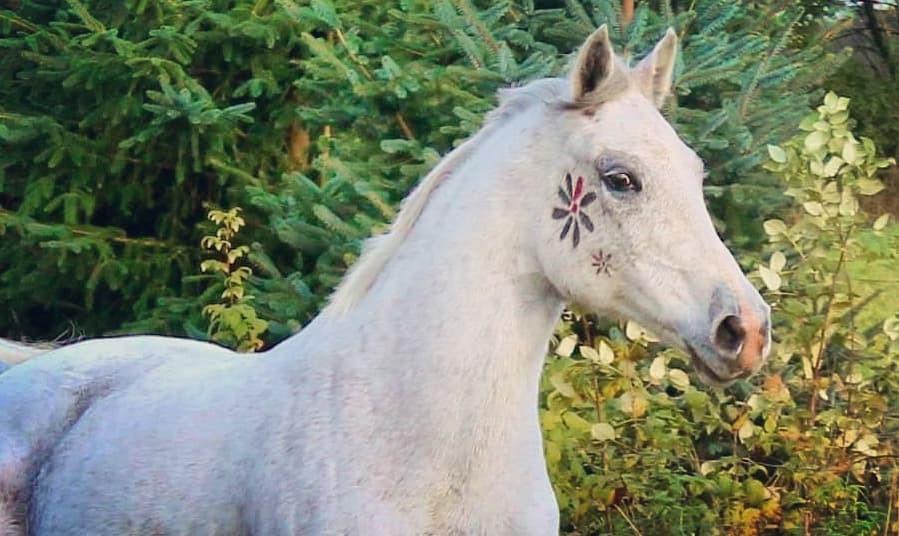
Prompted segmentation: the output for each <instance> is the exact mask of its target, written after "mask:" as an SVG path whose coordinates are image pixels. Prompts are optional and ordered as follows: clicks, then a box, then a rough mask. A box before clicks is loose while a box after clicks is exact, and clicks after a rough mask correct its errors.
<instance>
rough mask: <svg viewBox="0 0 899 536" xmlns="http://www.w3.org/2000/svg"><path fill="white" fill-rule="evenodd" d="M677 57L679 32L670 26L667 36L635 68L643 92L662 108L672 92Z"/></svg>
mask: <svg viewBox="0 0 899 536" xmlns="http://www.w3.org/2000/svg"><path fill="white" fill-rule="evenodd" d="M676 59H677V34H676V33H674V30H673V29H671V28H668V31H667V32H665V37H663V38H662V40H661V41H659V42H658V44H657V45H656V46H655V48H653V49H652V52H650V53H649V55H648V56H646V57H645V58H643V59H642V60H641V61H640V63H638V64H637V66H636V67H635V68H634V70H633V75H634V78H635V79H636V80H637V84H638V85H639V87H640V90H641V91H643V94H644V95H646V97H647V98H649V100H651V101H652V102H654V103H655V105H656V107H657V108H661V107H662V104H663V103H664V102H665V97H667V96H668V94H669V93H670V92H671V81H672V75H673V74H674V62H675V60H676Z"/></svg>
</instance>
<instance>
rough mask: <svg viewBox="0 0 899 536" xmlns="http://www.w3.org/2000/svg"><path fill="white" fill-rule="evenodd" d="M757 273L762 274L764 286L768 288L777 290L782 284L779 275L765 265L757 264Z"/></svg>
mask: <svg viewBox="0 0 899 536" xmlns="http://www.w3.org/2000/svg"><path fill="white" fill-rule="evenodd" d="M759 275H761V276H762V281H763V282H764V283H765V286H766V287H768V290H777V289H779V288H780V285H781V284H783V282H782V281H781V279H780V275H779V274H778V273H777V272H775V271H774V270H772V269H770V268H768V267H767V266H764V265H759Z"/></svg>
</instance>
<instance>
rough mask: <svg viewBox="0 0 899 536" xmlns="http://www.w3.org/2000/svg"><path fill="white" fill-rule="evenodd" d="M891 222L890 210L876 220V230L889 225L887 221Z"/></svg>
mask: <svg viewBox="0 0 899 536" xmlns="http://www.w3.org/2000/svg"><path fill="white" fill-rule="evenodd" d="M889 222H890V214H889V212H888V213H886V214H883V215H881V216H880V217H879V218H877V219H876V220H874V230H875V231H881V230H883V228H884V227H886V226H887V223H889Z"/></svg>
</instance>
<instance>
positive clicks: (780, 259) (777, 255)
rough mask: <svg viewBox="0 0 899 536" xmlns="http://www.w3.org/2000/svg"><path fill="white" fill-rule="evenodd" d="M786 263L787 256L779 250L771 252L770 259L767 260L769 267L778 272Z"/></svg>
mask: <svg viewBox="0 0 899 536" xmlns="http://www.w3.org/2000/svg"><path fill="white" fill-rule="evenodd" d="M786 264H787V258H786V257H785V256H784V254H783V253H781V252H780V251H775V252H774V253H772V254H771V260H770V261H769V262H768V266H770V267H771V269H772V270H774V271H775V272H778V273H779V272H780V271H781V270H783V269H784V266H785V265H786Z"/></svg>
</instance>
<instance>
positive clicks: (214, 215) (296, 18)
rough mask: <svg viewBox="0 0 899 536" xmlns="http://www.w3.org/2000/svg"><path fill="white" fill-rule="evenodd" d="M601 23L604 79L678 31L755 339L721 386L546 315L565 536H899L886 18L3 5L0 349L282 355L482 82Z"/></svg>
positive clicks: (483, 107) (715, 2) (546, 387)
mask: <svg viewBox="0 0 899 536" xmlns="http://www.w3.org/2000/svg"><path fill="white" fill-rule="evenodd" d="M622 6H623V8H624V9H623V10H622ZM785 6H786V7H785ZM602 23H608V24H610V26H611V28H612V35H613V39H614V40H615V41H616V44H617V45H618V49H619V50H620V51H621V52H622V53H623V54H624V55H625V56H627V57H628V58H631V59H637V58H635V57H634V55H636V54H642V53H644V52H646V51H647V50H648V49H649V47H650V46H651V45H652V44H653V43H654V42H655V41H656V40H657V39H658V38H659V37H660V36H661V35H662V33H663V31H664V29H665V28H666V27H668V26H673V27H674V28H675V29H676V30H677V31H678V34H679V35H680V36H681V43H682V51H681V52H682V54H681V58H680V61H679V64H678V68H677V71H676V87H675V93H676V98H675V99H671V101H670V103H669V104H668V105H667V107H666V109H665V110H664V112H665V113H666V115H667V116H668V117H669V118H670V119H671V121H672V122H673V123H674V124H675V125H676V126H677V129H678V131H679V132H680V133H681V134H682V135H683V136H684V138H685V139H686V140H687V141H688V142H689V143H690V144H691V145H692V146H693V147H694V148H696V150H697V151H698V152H699V153H700V154H701V155H702V156H703V158H704V159H705V160H706V162H707V167H708V169H709V171H710V176H709V179H708V182H707V187H706V194H707V199H708V202H709V205H710V207H711V209H712V211H713V213H714V215H715V217H716V223H717V224H718V226H719V228H720V230H721V231H722V232H723V234H725V235H726V236H727V237H728V241H729V245H730V246H731V247H732V248H734V249H735V250H736V251H737V252H738V255H739V257H740V259H741V262H743V263H744V267H745V268H746V269H747V271H750V272H751V273H752V274H753V277H755V278H756V281H757V283H758V284H759V285H760V286H764V287H766V288H767V289H768V290H767V292H768V299H769V300H770V301H771V303H772V304H773V305H774V307H775V321H776V330H775V331H776V333H777V334H778V337H779V340H778V344H777V346H776V351H775V355H774V357H773V358H772V361H771V363H770V364H769V365H768V366H767V367H766V369H765V370H764V371H763V372H762V373H761V374H760V375H759V376H758V377H757V378H756V379H755V380H753V381H752V382H740V383H739V384H737V385H736V386H734V387H732V388H730V389H728V390H727V391H725V392H716V391H710V390H708V389H707V388H695V387H694V384H695V383H694V382H693V381H692V380H691V376H690V375H689V367H688V366H687V364H686V361H685V360H684V359H683V356H680V355H679V354H677V353H676V352H673V351H669V350H663V349H661V348H659V347H657V345H655V344H654V343H653V342H652V341H651V335H648V334H645V333H643V332H642V330H641V329H640V328H639V327H638V326H635V325H627V326H619V325H613V324H608V323H606V322H605V321H602V320H599V319H596V318H592V317H590V316H585V315H582V314H580V313H579V312H576V311H570V312H568V313H566V316H565V317H564V318H563V320H562V322H561V323H560V326H559V330H558V336H557V339H556V340H555V341H554V342H553V346H552V349H553V352H552V354H551V355H550V357H549V358H548V360H547V365H546V368H547V370H546V374H545V376H544V382H543V387H542V394H541V411H542V415H543V420H542V422H543V426H544V431H545V437H546V447H547V457H548V463H549V467H550V470H551V472H552V475H553V480H554V483H555V485H556V490H557V493H558V496H559V501H560V505H561V507H562V510H563V512H562V513H563V530H564V532H566V533H569V534H604V533H615V534H619V533H628V532H633V533H638V534H670V533H671V531H672V530H673V531H675V532H676V533H683V534H691V533H697V534H716V533H734V534H760V533H784V532H787V533H805V534H809V533H815V534H818V533H820V534H873V533H877V534H881V533H884V534H885V533H893V532H896V531H899V525H897V521H896V520H897V513H896V507H897V505H899V503H897V501H899V480H897V479H899V476H897V475H899V474H897V473H896V472H895V471H894V470H893V468H894V461H895V457H894V456H895V455H896V452H894V451H895V446H896V439H895V435H896V434H895V432H896V421H895V418H896V417H895V416H896V411H897V409H899V408H897V402H894V401H893V400H894V399H896V398H897V396H896V394H897V393H899V373H897V367H896V358H897V357H899V317H897V316H896V315H897V313H899V310H897V300H896V298H895V296H896V292H897V290H899V289H897V286H896V285H897V280H899V269H897V255H899V253H897V251H899V248H897V245H899V244H897V241H899V227H897V226H896V225H895V224H894V221H895V216H896V210H897V203H899V202H897V199H899V195H896V190H897V188H899V178H897V174H896V172H895V168H889V167H887V166H888V165H889V164H888V162H887V161H885V160H884V159H883V158H882V157H883V155H887V156H889V155H896V154H897V151H899V148H897V146H896V139H897V130H896V129H897V128H899V127H897V125H899V117H897V115H896V114H897V112H896V106H895V102H897V97H899V95H897V94H896V91H897V88H899V82H897V80H896V70H897V63H899V62H897V59H896V58H897V56H896V54H897V46H896V43H897V42H899V38H897V29H899V9H897V7H896V6H895V5H890V4H889V3H888V2H859V3H856V4H850V5H848V6H847V5H845V4H844V3H838V2H827V1H821V0H815V1H805V2H796V3H787V4H785V3H783V2H774V1H770V2H769V1H760V2H751V3H734V2H726V1H724V0H693V1H691V2H682V1H680V2H674V1H672V2H664V1H661V2H660V1H645V2H644V1H641V2H637V3H636V9H635V10H634V11H633V12H632V11H630V9H629V2H623V3H619V2H618V1H617V0H616V1H609V0H580V1H578V0H567V1H561V0H560V1H551V0H546V1H540V2H536V1H527V0H506V1H501V2H475V1H473V0H434V1H426V0H400V1H397V2H388V3H385V2H381V1H374V0H355V1H348V0H309V1H305V0H304V1H300V0H255V1H250V0H229V1H225V0H182V1H178V2H172V1H167V0H166V1H163V0H116V1H109V0H67V1H59V0H0V80H2V82H0V147H2V151H0V304H2V305H0V333H2V334H3V335H4V336H6V337H11V338H26V339H42V340H46V339H53V338H56V337H58V336H63V337H71V336H73V335H74V336H75V337H78V336H93V335H99V334H107V333H117V332H129V333H136V332H154V333H169V334H177V335H185V334H186V335H189V336H192V337H197V338H210V339H213V340H216V341H218V342H221V343H223V344H228V345H231V346H234V347H240V348H241V349H244V350H252V349H255V348H257V347H259V346H260V345H262V344H273V343H275V342H277V341H278V340H280V339H282V338H284V337H286V336H288V335H289V334H290V333H292V332H294V331H296V330H298V329H300V327H301V326H302V325H303V323H305V322H306V321H308V320H309V319H310V318H311V317H312V316H314V315H315V313H316V312H317V311H318V309H319V308H320V307H321V305H322V301H323V299H324V298H325V296H327V294H328V292H329V291H330V289H331V288H333V286H334V285H335V283H336V282H337V281H338V280H339V278H340V277H341V275H342V274H343V272H344V271H345V270H346V268H347V267H348V266H349V265H350V264H352V262H353V261H354V260H355V258H356V256H357V255H358V250H359V244H360V241H361V240H362V239H364V238H365V237H367V236H369V235H370V234H372V233H375V232H379V231H380V230H383V229H384V226H385V223H386V222H387V221H389V220H390V219H391V218H392V217H393V215H394V211H395V209H396V206H397V204H398V202H399V200H400V199H402V197H403V196H404V195H405V193H406V192H408V191H409V189H410V188H411V187H412V186H413V185H414V184H415V182H416V181H417V179H418V178H419V177H421V176H422V175H423V173H424V172H425V171H426V170H427V169H428V168H429V167H430V166H432V165H433V164H434V163H435V162H437V161H438V160H439V158H440V155H442V154H444V153H446V151H447V150H449V149H450V148H451V147H452V146H453V145H454V144H456V143H458V142H459V141H461V140H462V139H464V138H465V137H466V136H468V135H469V134H471V133H472V132H474V131H475V130H477V128H478V127H479V125H480V122H481V120H482V118H483V114H484V113H485V112H486V111H487V110H489V109H490V108H491V107H492V106H493V104H494V102H495V101H494V97H493V95H494V92H495V90H496V89H497V88H499V87H503V86H507V85H509V84H512V83H516V82H519V81H526V80H530V79H534V78H538V77H542V76H548V75H556V74H561V73H563V72H564V68H565V65H566V61H567V54H569V53H570V52H571V51H572V49H573V47H575V46H577V45H578V44H579V43H580V42H581V41H582V40H583V38H584V37H585V36H586V35H587V34H588V33H589V32H590V31H592V29H594V28H595V27H596V26H598V25H599V24H602ZM846 46H851V47H852V50H851V51H850V50H846V49H845V48H844V47H846ZM827 89H834V90H835V91H836V92H837V94H830V95H827V97H825V91H826V90H827ZM838 95H840V96H844V97H851V107H850V104H849V100H847V99H845V98H840V97H839V96H838ZM816 107H817V108H816ZM850 112H851V116H850ZM810 113H811V114H812V115H811V116H809V114H810ZM808 117H810V118H808ZM863 136H866V137H867V138H865V137H863ZM233 207H240V208H242V211H237V210H231V209H232V208H233ZM891 213H892V217H890V214H891ZM207 214H208V215H209V218H210V219H207ZM203 237H205V238H203ZM201 241H202V246H201ZM201 264H202V266H203V269H202V270H201ZM204 311H205V314H204Z"/></svg>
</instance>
